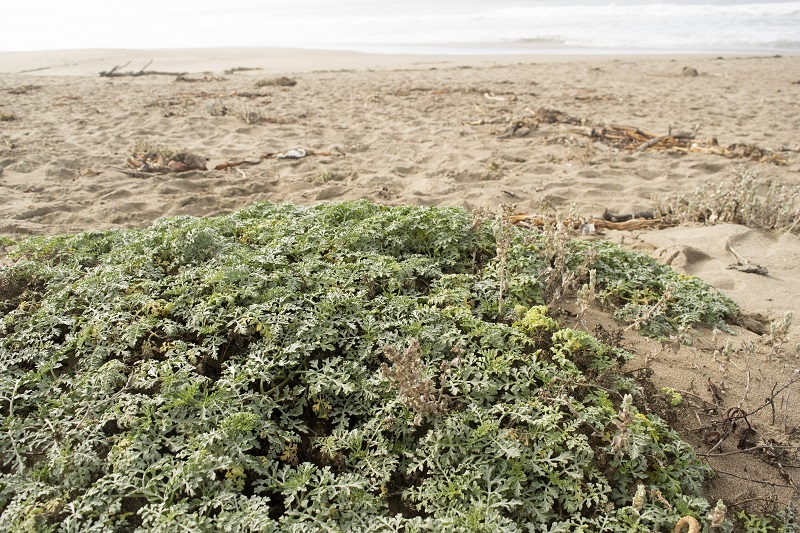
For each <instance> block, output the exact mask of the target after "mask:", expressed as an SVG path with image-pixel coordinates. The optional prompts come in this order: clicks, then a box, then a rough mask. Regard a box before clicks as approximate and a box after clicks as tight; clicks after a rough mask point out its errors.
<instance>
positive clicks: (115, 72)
mask: <svg viewBox="0 0 800 533" xmlns="http://www.w3.org/2000/svg"><path fill="white" fill-rule="evenodd" d="M152 63H153V60H152V59H151V60H150V61H148V62H147V64H146V65H145V66H143V67H142V68H141V70H127V71H124V72H123V71H121V70H120V69H123V68H125V67H127V66H128V65H130V64H131V62H130V61H128V62H127V63H125V64H124V65H117V66H115V67H114V68H112V69H111V70H105V71H102V72H101V73H100V76H101V77H103V78H121V77H123V76H185V75H186V73H185V72H162V71H160V70H145V69H146V68H147V67H149V66H150V65H151V64H152Z"/></svg>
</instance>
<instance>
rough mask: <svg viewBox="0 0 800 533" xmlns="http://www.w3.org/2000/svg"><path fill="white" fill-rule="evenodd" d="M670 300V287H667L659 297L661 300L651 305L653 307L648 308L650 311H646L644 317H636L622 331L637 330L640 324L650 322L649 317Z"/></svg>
mask: <svg viewBox="0 0 800 533" xmlns="http://www.w3.org/2000/svg"><path fill="white" fill-rule="evenodd" d="M671 299H672V290H671V287H667V288H666V289H665V290H664V294H662V295H661V298H659V300H658V301H657V302H656V303H655V304H653V306H652V307H650V309H648V310H647V312H646V313H645V314H644V315H642V316H640V317H638V318H637V319H636V320H634V321H633V322H632V323H631V324H629V325H628V327H626V328H625V329H624V331H625V332H628V331H630V330H632V329H635V330H638V329H639V328H641V327H642V324H644V323H645V322H647V321H648V320H650V317H651V316H653V314H654V313H655V312H656V311H657V310H659V309H660V308H661V307H663V306H664V305H666V303H667V302H668V301H669V300H671Z"/></svg>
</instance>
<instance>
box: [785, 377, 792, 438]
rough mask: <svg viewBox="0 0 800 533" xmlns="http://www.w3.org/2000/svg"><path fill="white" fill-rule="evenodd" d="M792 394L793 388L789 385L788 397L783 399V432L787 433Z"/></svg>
mask: <svg viewBox="0 0 800 533" xmlns="http://www.w3.org/2000/svg"><path fill="white" fill-rule="evenodd" d="M791 395H792V388H791V387H789V388H788V389H786V399H785V400H784V401H783V434H784V435H785V434H786V417H787V413H786V411H787V410H788V409H789V398H790V397H791Z"/></svg>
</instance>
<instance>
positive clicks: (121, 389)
mask: <svg viewBox="0 0 800 533" xmlns="http://www.w3.org/2000/svg"><path fill="white" fill-rule="evenodd" d="M512 233H513V235H512V242H511V247H510V248H509V250H508V257H507V261H506V262H505V265H504V266H503V268H506V269H507V273H506V275H505V283H506V285H507V286H506V288H505V290H504V291H503V297H504V299H505V302H506V303H507V305H505V306H504V307H503V309H504V310H507V311H505V312H504V313H502V314H500V313H499V308H498V297H499V295H500V292H501V288H500V286H499V279H500V277H499V269H500V265H499V263H500V262H499V260H498V258H497V257H496V256H495V253H496V249H497V244H496V242H495V241H494V235H495V231H494V229H493V228H492V227H491V224H484V225H477V226H476V225H474V223H473V220H472V217H471V216H470V214H469V213H467V212H465V211H463V210H460V209H453V208H418V207H385V206H378V205H374V204H371V203H368V202H350V203H340V204H327V205H320V206H315V207H309V208H302V207H297V206H293V205H286V204H284V205H270V204H258V205H255V206H252V207H250V208H247V209H244V210H242V211H239V212H237V213H234V214H232V215H228V216H224V217H218V218H210V219H195V218H190V217H178V218H173V219H169V220H162V221H160V222H157V223H156V224H155V225H153V226H152V227H150V228H147V229H142V230H128V231H109V232H89V233H83V234H79V235H75V236H58V237H52V238H36V239H32V240H28V241H25V242H23V243H21V244H20V245H19V247H18V250H17V252H16V253H17V257H16V262H15V263H14V264H13V265H11V266H8V267H4V268H3V269H2V270H0V287H4V286H9V287H10V286H13V287H15V289H14V290H11V291H6V292H0V297H1V298H2V300H0V309H2V312H3V315H2V318H0V416H2V428H0V435H2V437H0V472H2V477H0V513H1V514H0V529H3V530H26V529H30V530H37V531H48V530H54V531H55V530H59V531H88V530H108V531H130V530H139V531H174V530H177V529H181V528H183V529H187V530H192V531H271V530H279V529H280V530H283V529H290V528H296V529H319V530H340V529H341V530H350V531H379V530H396V529H400V528H405V529H406V530H408V531H463V530H472V531H484V530H485V531H497V530H513V529H531V530H538V531H573V530H576V529H580V528H583V529H584V530H592V531H651V530H657V529H659V528H660V530H662V531H663V530H666V529H671V527H672V526H673V525H674V523H675V522H676V520H677V519H678V518H679V517H680V516H681V515H685V514H690V515H694V516H696V517H698V518H701V519H704V518H705V516H706V514H707V511H708V508H709V506H708V503H707V502H706V501H705V500H704V499H703V498H702V495H701V483H702V481H703V479H704V477H705V476H706V474H707V473H708V470H707V468H705V467H703V466H702V465H701V464H700V462H699V461H698V460H697V458H696V457H695V455H694V453H693V452H692V450H691V448H690V447H689V446H688V445H687V444H685V443H684V442H683V441H681V440H680V438H679V436H678V435H677V434H676V433H675V432H674V431H672V430H671V429H670V428H669V427H667V425H666V424H665V423H664V422H663V421H661V420H660V419H658V418H657V417H655V416H652V415H644V414H641V413H638V412H637V410H636V407H635V406H634V405H632V404H631V400H630V396H629V397H628V400H626V401H624V402H623V397H624V396H626V395H631V394H633V395H636V394H637V393H636V387H635V386H634V384H633V383H631V382H630V381H629V380H628V379H626V378H624V377H622V376H621V374H619V372H618V368H619V365H620V364H622V363H623V362H624V361H625V360H627V359H629V358H630V357H631V355H630V354H627V353H625V352H623V351H621V350H619V349H618V348H614V347H611V346H606V345H604V344H603V343H601V342H599V341H598V340H596V339H594V338H593V337H591V336H589V335H588V334H586V333H583V332H578V331H574V330H569V329H559V326H558V324H557V323H556V322H555V320H554V319H553V318H551V317H549V316H548V314H547V309H546V308H545V307H540V306H541V305H542V304H543V303H544V302H543V298H542V294H543V286H542V281H541V280H542V279H543V275H542V271H541V265H542V262H543V260H542V258H541V256H540V255H539V252H538V250H539V248H537V239H536V237H535V236H531V234H529V233H525V232H523V231H517V230H514V231H513V232H512ZM570 246H571V248H572V249H573V252H571V253H574V254H575V255H574V256H572V255H571V256H570V258H569V260H568V261H567V263H568V264H577V263H579V262H580V261H579V257H580V256H581V254H582V251H583V247H584V246H587V245H586V244H585V243H577V244H571V245H570ZM598 252H599V253H598V260H597V264H596V265H594V266H593V268H596V269H597V272H598V280H599V282H598V285H599V286H600V287H601V288H602V290H604V291H605V296H606V298H607V299H608V300H609V301H612V300H613V301H619V302H621V303H626V302H628V303H629V302H637V303H641V302H642V301H643V300H642V299H643V297H642V296H641V294H643V293H648V291H651V292H655V291H657V290H660V288H663V287H664V284H666V283H675V284H676V288H675V289H674V291H675V294H676V300H675V301H674V305H673V306H672V307H670V308H668V310H667V314H665V318H664V321H665V324H668V325H672V324H675V323H680V324H683V323H684V322H686V321H687V320H689V319H685V318H683V317H682V316H679V315H677V314H676V313H683V312H685V309H693V310H695V311H694V314H693V315H692V317H691V320H701V321H709V322H713V321H717V320H721V319H722V318H723V316H724V314H725V312H726V311H727V310H730V309H731V308H732V307H731V306H730V305H727V304H726V305H723V304H720V303H719V301H720V300H719V299H718V296H710V295H709V289H708V287H706V286H704V285H702V284H700V282H699V281H695V280H692V279H683V278H680V277H678V276H677V275H674V274H670V272H671V271H669V270H668V269H665V268H663V267H659V266H658V265H656V264H655V263H653V262H648V261H646V260H645V259H644V258H643V257H641V256H638V255H630V253H629V252H624V251H622V250H621V249H619V248H616V247H613V246H611V245H605V244H601V245H598ZM620 265H622V268H623V269H630V268H633V269H634V270H637V272H628V271H627V270H626V272H627V274H626V275H628V277H626V278H625V280H626V281H627V283H617V281H616V280H617V278H616V277H615V274H614V268H618V267H620ZM638 270H641V271H642V272H638ZM644 271H646V272H644ZM619 275H620V272H619V271H617V274H616V276H619ZM660 277H663V278H668V281H664V280H662V279H660ZM682 283H683V284H684V285H681V284H682ZM3 284H5V285H3ZM687 298H688V299H690V300H691V302H687V301H684V299H687ZM670 313H672V314H670ZM659 327H661V326H659ZM664 327H666V326H664ZM600 384H602V385H600ZM639 485H646V486H647V487H648V489H649V490H650V491H651V493H653V494H655V493H656V492H654V491H658V492H659V493H660V494H662V495H663V498H665V499H666V500H667V501H669V502H670V504H671V508H669V507H667V506H665V505H663V503H661V501H660V500H658V499H654V498H650V500H648V501H646V502H644V503H642V502H641V501H638V502H637V505H636V506H634V505H633V504H634V502H633V498H634V495H635V494H636V493H637V487H638V486H639Z"/></svg>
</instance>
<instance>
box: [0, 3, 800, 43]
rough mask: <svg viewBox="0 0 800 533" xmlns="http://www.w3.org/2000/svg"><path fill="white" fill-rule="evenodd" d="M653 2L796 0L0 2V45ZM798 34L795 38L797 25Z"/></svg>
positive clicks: (244, 38) (299, 31)
mask: <svg viewBox="0 0 800 533" xmlns="http://www.w3.org/2000/svg"><path fill="white" fill-rule="evenodd" d="M657 3H662V4H699V3H703V4H714V5H717V6H721V5H736V4H745V3H750V4H767V3H783V4H786V3H795V4H797V5H798V8H799V9H800V2H792V0H773V2H766V1H763V0H761V1H759V0H749V1H748V0H701V1H699V2H697V1H695V2H693V1H690V0H616V1H614V2H611V1H608V0H558V1H547V0H281V1H276V0H268V1H256V0H224V1H219V0H216V1H209V0H161V1H157V0H137V1H136V2H113V3H111V2H108V1H98V0H70V1H63V0H62V1H54V0H18V1H12V0H5V2H4V6H3V8H2V13H3V21H4V24H3V31H2V32H0V50H2V51H10V50H43V49H45V50H46V49H65V48H160V47H175V48H185V47H203V46H213V47H218V46H259V45H264V44H266V45H270V46H275V45H276V39H278V40H279V37H280V35H279V34H280V33H281V32H284V34H285V35H287V36H288V37H287V40H288V41H289V42H290V44H297V43H296V41H297V40H298V39H301V38H302V36H303V35H310V36H312V37H313V36H314V35H316V36H319V35H320V34H324V33H325V32H327V31H329V30H335V28H332V27H331V26H330V25H326V20H328V18H330V20H331V21H332V23H331V24H338V25H339V26H340V27H341V26H344V25H345V24H344V23H345V22H347V19H348V18H360V19H365V18H368V17H369V16H371V15H376V16H378V15H381V16H383V17H384V19H383V20H384V21H385V16H386V15H387V14H389V13H391V14H392V15H393V16H397V17H405V18H406V19H407V20H408V21H409V23H408V24H409V26H413V24H419V23H420V22H421V21H422V22H423V23H422V24H420V27H422V28H424V27H425V24H424V19H425V18H426V17H430V18H436V17H437V16H438V17H439V19H437V24H439V25H438V26H437V29H440V28H441V26H442V23H439V22H438V21H439V20H441V21H444V23H446V22H447V21H448V19H447V18H446V15H447V14H450V15H454V16H455V15H464V14H468V13H482V12H484V11H486V10H490V9H493V10H497V9H501V8H506V7H509V8H512V7H529V6H569V5H576V4H577V5H590V6H599V5H610V4H616V5H626V4H657ZM112 6H113V7H112ZM343 17H344V18H343ZM442 17H444V18H442ZM337 19H338V20H339V22H335V21H336V20H337ZM362 27H364V26H362ZM445 29H447V28H445ZM458 29H459V28H457V27H454V28H453V30H454V31H457V30H458ZM304 31H305V32H306V33H305V34H304V33H303V32H304ZM797 33H798V38H797V41H800V29H798V31H797ZM291 38H294V40H293V41H292V39H291ZM310 38H311V37H310Z"/></svg>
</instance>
